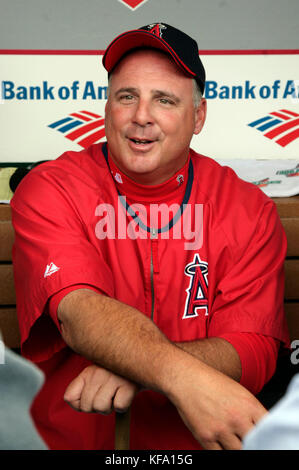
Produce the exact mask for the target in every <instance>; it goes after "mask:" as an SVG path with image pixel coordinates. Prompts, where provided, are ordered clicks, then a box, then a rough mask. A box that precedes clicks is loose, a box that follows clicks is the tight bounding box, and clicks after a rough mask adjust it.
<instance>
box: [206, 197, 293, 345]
mask: <svg viewBox="0 0 299 470" xmlns="http://www.w3.org/2000/svg"><path fill="white" fill-rule="evenodd" d="M262 202H263V209H262V210H259V214H260V215H259V218H258V220H257V221H256V222H255V225H254V224H253V223H252V224H251V226H253V225H254V228H253V229H251V231H249V230H248V234H247V233H246V227H243V226H242V220H239V221H238V223H236V224H235V226H236V231H235V232H234V240H233V241H231V242H230V251H231V255H230V256H231V262H230V264H229V269H227V271H226V273H225V274H224V275H223V277H222V278H221V279H220V281H219V282H218V285H217V287H216V289H215V297H214V301H213V305H212V315H211V318H210V324H209V336H218V335H221V334H223V333H232V332H248V333H250V332H251V333H258V334H261V335H265V336H269V337H272V338H275V339H277V340H279V341H281V342H282V343H284V344H285V345H286V346H288V343H289V335H288V329H287V324H286V319H285V313H284V305H283V303H284V260H285V256H286V247H287V242H286V236H285V233H284V230H283V227H282V225H281V222H280V219H279V217H278V214H277V210H276V207H275V204H274V203H273V202H272V201H271V200H270V199H269V200H268V201H266V202H265V201H264V199H262ZM252 217H253V216H252ZM243 225H244V224H243ZM238 231H239V232H241V231H242V235H239V233H238Z"/></svg>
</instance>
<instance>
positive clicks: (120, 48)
mask: <svg viewBox="0 0 299 470" xmlns="http://www.w3.org/2000/svg"><path fill="white" fill-rule="evenodd" d="M140 47H150V48H154V49H160V50H162V51H164V52H166V53H167V54H169V55H170V56H171V57H172V59H173V60H174V61H175V62H176V64H177V65H178V66H179V67H180V68H181V69H182V70H183V71H184V72H185V73H186V74H187V75H188V76H190V77H191V78H194V79H195V80H196V81H197V83H198V85H199V88H200V90H201V92H202V93H203V92H204V88H205V78H206V74H205V69H204V66H203V65H202V62H201V60H200V57H199V52H198V45H197V42H196V41H195V40H194V39H192V38H191V37H190V36H188V35H187V34H185V33H184V32H182V31H180V30H179V29H176V28H174V27H173V26H170V25H168V24H166V23H153V24H149V25H147V26H142V27H141V28H139V29H133V30H131V31H127V32H125V33H122V34H120V35H119V36H117V37H116V38H115V39H114V40H113V41H112V42H111V43H110V44H109V46H108V47H107V49H106V51H105V54H104V56H103V65H104V67H105V69H106V70H107V71H108V74H109V73H110V72H112V70H113V68H114V67H115V66H116V65H117V64H118V62H119V61H120V60H121V58H122V57H123V56H124V54H126V53H127V52H129V51H131V50H133V49H137V48H140Z"/></svg>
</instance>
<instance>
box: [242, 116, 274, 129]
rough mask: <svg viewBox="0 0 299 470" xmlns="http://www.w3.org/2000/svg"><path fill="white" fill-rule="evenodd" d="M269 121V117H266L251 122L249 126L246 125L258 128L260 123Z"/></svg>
mask: <svg viewBox="0 0 299 470" xmlns="http://www.w3.org/2000/svg"><path fill="white" fill-rule="evenodd" d="M269 119H272V118H271V116H266V117H263V118H261V119H258V120H257V121H254V122H251V123H250V124H248V126H250V127H255V126H258V125H259V124H262V122H266V121H269Z"/></svg>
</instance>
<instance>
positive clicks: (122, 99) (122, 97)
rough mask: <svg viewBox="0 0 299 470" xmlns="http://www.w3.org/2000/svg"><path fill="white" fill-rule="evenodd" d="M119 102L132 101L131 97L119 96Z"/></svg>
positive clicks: (132, 97)
mask: <svg viewBox="0 0 299 470" xmlns="http://www.w3.org/2000/svg"><path fill="white" fill-rule="evenodd" d="M119 99H120V100H121V101H132V100H133V99H134V96H133V95H121V96H120V97H119Z"/></svg>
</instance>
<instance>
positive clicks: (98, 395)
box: [64, 365, 140, 415]
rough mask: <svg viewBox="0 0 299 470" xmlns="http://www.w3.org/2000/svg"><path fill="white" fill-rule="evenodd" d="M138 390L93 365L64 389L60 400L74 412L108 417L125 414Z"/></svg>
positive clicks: (134, 386)
mask: <svg viewBox="0 0 299 470" xmlns="http://www.w3.org/2000/svg"><path fill="white" fill-rule="evenodd" d="M139 390H140V388H139V387H138V385H137V384H135V383H133V382H131V381H130V380H127V379H125V378H123V377H120V376H118V375H116V374H113V372H110V371H108V370H106V369H103V368H102V367H100V366H97V365H91V366H88V367H86V368H85V369H83V371H82V372H81V373H80V374H79V375H78V376H77V377H76V378H75V379H74V380H73V381H72V382H71V383H70V384H69V385H68V387H67V389H66V391H65V393H64V400H65V401H66V402H67V403H68V404H69V405H70V406H71V407H72V408H73V409H75V410H76V411H84V412H85V413H102V414H105V415H106V414H109V413H111V412H112V411H114V410H115V411H118V412H125V411H126V410H127V409H128V408H129V406H130V405H131V403H132V401H133V399H134V397H135V395H136V394H137V393H138V391H139Z"/></svg>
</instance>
